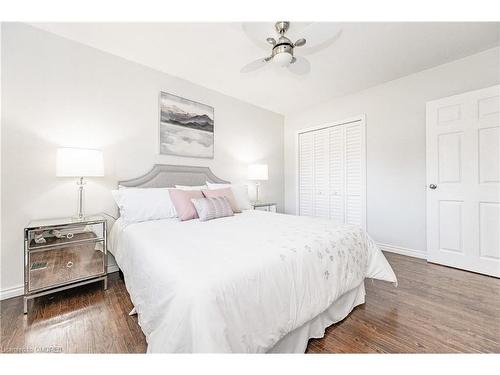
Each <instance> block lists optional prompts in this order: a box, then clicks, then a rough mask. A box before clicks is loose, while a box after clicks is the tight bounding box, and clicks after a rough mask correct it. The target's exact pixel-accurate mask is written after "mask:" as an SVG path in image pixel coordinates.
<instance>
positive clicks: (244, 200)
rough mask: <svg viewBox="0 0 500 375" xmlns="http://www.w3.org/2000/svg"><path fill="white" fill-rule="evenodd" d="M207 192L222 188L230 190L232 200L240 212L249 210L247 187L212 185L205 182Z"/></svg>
mask: <svg viewBox="0 0 500 375" xmlns="http://www.w3.org/2000/svg"><path fill="white" fill-rule="evenodd" d="M207 186H208V190H216V189H222V188H231V190H232V191H233V195H234V199H235V200H236V203H238V207H239V208H240V210H249V209H251V208H252V207H251V205H250V198H249V197H248V186H247V185H237V184H236V185H233V184H213V183H211V182H208V181H207Z"/></svg>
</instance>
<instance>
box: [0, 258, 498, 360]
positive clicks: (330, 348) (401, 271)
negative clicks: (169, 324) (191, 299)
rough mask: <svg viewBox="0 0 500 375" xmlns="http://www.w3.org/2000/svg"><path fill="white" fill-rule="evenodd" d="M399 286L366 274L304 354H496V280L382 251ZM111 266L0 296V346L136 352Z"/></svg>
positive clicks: (136, 339)
mask: <svg viewBox="0 0 500 375" xmlns="http://www.w3.org/2000/svg"><path fill="white" fill-rule="evenodd" d="M386 256H387V258H388V260H389V262H390V263H391V265H392V266H393V268H394V271H395V272H396V275H397V276H398V279H399V286H398V288H395V287H394V286H393V285H392V284H388V283H384V282H381V281H373V282H372V281H371V280H367V281H366V290H367V297H366V304H364V305H361V306H358V307H357V308H355V309H354V311H353V312H352V313H351V314H350V315H349V316H348V317H347V318H346V319H344V320H343V321H342V322H339V323H337V324H335V325H333V326H331V327H329V328H328V329H327V331H326V334H325V337H324V338H322V339H314V340H311V341H310V342H309V346H308V348H307V352H308V353H373V352H375V353H377V352H378V353H455V352H472V353H477V352H480V353H485V352H496V353H500V280H499V279H495V278H492V277H487V276H482V275H478V274H474V273H470V272H465V271H460V270H456V269H452V268H447V267H443V266H438V265H433V264H428V263H426V262H425V261H424V260H420V259H415V258H409V257H405V256H401V255H395V254H390V253H386ZM131 308H132V304H131V302H130V299H129V297H128V293H127V291H126V289H125V286H124V284H123V282H122V281H121V280H120V278H119V277H118V273H115V274H112V275H110V280H109V288H108V290H107V291H103V290H102V286H101V285H100V284H95V285H88V286H84V287H80V288H77V289H74V290H70V291H65V292H61V293H59V294H56V295H54V296H46V297H41V298H38V299H36V300H35V302H34V303H33V305H32V307H31V310H30V312H29V314H28V315H27V316H25V315H23V312H22V309H23V306H22V298H21V297H16V298H12V299H9V300H5V301H2V302H0V325H1V327H0V328H1V344H0V352H22V351H24V352H37V351H49V352H50V351H53V352H64V353H75V352H76V353H89V352H90V353H143V352H145V350H146V342H145V339H144V335H143V334H142V332H141V329H140V328H139V326H138V324H137V317H136V316H129V315H128V313H129V311H130V310H131Z"/></svg>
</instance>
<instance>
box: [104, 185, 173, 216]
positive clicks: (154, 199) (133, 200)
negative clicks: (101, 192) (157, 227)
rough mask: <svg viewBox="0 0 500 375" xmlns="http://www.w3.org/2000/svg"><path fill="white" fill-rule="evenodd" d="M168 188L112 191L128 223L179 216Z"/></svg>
mask: <svg viewBox="0 0 500 375" xmlns="http://www.w3.org/2000/svg"><path fill="white" fill-rule="evenodd" d="M169 190H170V189H167V188H145V189H142V188H124V187H120V188H119V189H118V190H111V194H112V195H113V199H114V200H115V202H116V205H117V206H118V208H119V209H120V216H121V217H122V218H123V220H124V221H125V222H127V223H135V222H141V221H147V220H159V219H169V218H173V217H176V216H177V213H176V212H175V208H174V205H173V204H172V201H171V200H170V195H169V193H168V191H169Z"/></svg>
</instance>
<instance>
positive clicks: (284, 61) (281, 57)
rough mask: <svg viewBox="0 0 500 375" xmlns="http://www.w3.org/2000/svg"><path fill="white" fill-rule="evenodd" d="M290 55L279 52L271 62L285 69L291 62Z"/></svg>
mask: <svg viewBox="0 0 500 375" xmlns="http://www.w3.org/2000/svg"><path fill="white" fill-rule="evenodd" d="M292 58H293V56H292V54H291V53H288V52H281V53H278V54H276V55H274V57H273V62H274V63H275V64H277V65H279V66H281V67H285V66H287V65H289V64H290V63H291V62H292Z"/></svg>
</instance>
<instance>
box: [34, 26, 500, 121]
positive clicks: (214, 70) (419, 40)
mask: <svg viewBox="0 0 500 375" xmlns="http://www.w3.org/2000/svg"><path fill="white" fill-rule="evenodd" d="M33 25H34V26H36V27H38V28H41V29H44V30H47V31H50V32H53V33H55V34H58V35H61V36H64V37H66V38H69V39H72V40H75V41H78V42H81V43H84V44H87V45H89V46H92V47H95V48H97V49H100V50H103V51H107V52H109V53H112V54H115V55H118V56H121V57H124V58H126V59H129V60H132V61H135V62H138V63H141V64H144V65H147V66H150V67H152V68H154V69H157V70H160V71H163V72H165V73H169V74H172V75H175V76H178V77H181V78H184V79H187V80H189V81H191V82H195V83H197V84H200V85H203V86H205V87H208V88H211V89H214V90H217V91H219V92H222V93H224V94H227V95H231V96H234V97H236V98H239V99H241V100H244V101H247V102H250V103H253V104H255V105H258V106H261V107H264V108H267V109H270V110H272V111H275V112H278V113H283V114H287V113H290V112H294V111H298V110H301V109H303V108H306V107H308V106H310V105H312V104H314V103H316V102H318V101H322V100H326V99H330V98H333V97H336V96H341V95H345V94H348V93H352V92H356V91H359V90H363V89H366V88H368V87H371V86H374V85H377V84H380V83H383V82H387V81H390V80H393V79H396V78H399V77H403V76H405V75H408V74H411V73H414V72H418V71H421V70H424V69H427V68H430V67H433V66H436V65H440V64H443V63H446V62H449V61H452V60H456V59H458V58H461V57H464V56H468V55H471V54H474V53H477V52H480V51H483V50H485V49H488V48H491V47H494V46H497V45H498V44H499V26H500V23H342V24H340V25H341V27H342V34H341V36H340V37H339V38H338V39H337V40H336V42H335V43H334V44H332V45H331V46H330V47H328V48H327V49H324V50H322V51H320V52H318V53H315V54H313V55H309V56H307V58H308V59H309V60H310V62H311V72H310V73H309V74H308V75H306V76H294V75H292V74H291V73H290V72H288V71H287V70H286V69H281V68H278V67H276V66H270V67H266V68H264V69H263V70H259V71H257V72H253V73H247V74H241V73H240V68H241V67H242V66H243V65H245V64H246V63H248V62H250V61H253V60H255V59H257V58H259V57H264V56H266V55H268V53H266V51H264V50H262V49H261V48H259V47H258V46H256V45H255V44H254V43H252V42H251V41H250V39H249V38H248V37H247V35H246V34H245V33H244V32H243V29H242V24H241V23H36V24H33ZM292 25H293V23H292ZM304 25H305V24H300V25H299V26H296V27H295V30H297V29H299V31H296V33H295V35H293V36H294V38H295V37H300V28H301V27H303V26H304ZM269 30H270V36H275V35H273V34H272V23H269ZM290 33H291V34H293V29H291V30H290ZM309 42H312V41H308V43H309ZM296 55H300V50H298V49H297V51H296Z"/></svg>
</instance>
